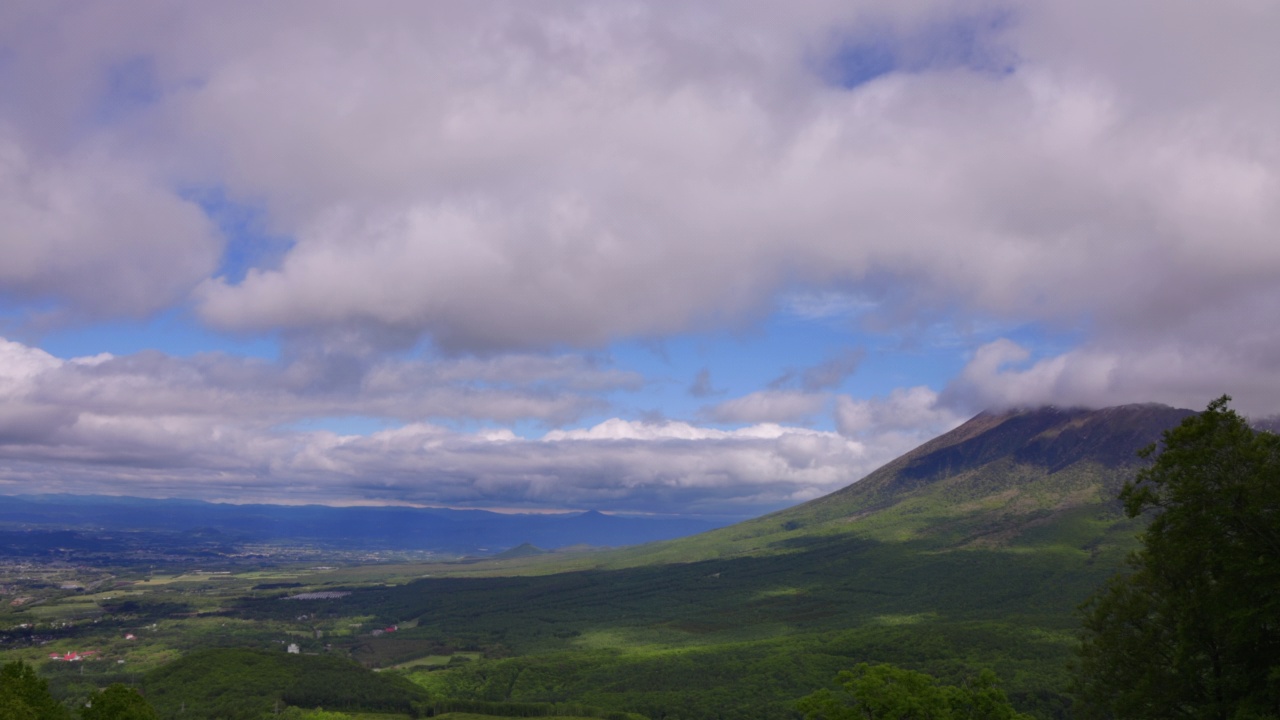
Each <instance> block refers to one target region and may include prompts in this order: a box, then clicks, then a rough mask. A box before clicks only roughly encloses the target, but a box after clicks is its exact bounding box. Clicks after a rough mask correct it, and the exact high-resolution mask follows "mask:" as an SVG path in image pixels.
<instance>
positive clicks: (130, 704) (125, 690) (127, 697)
mask: <svg viewBox="0 0 1280 720" xmlns="http://www.w3.org/2000/svg"><path fill="white" fill-rule="evenodd" d="M80 717H81V718H82V720H160V716H159V715H157V714H156V711H155V710H154V709H153V708H152V707H151V705H150V704H149V703H147V701H146V699H145V698H143V697H142V695H140V694H138V691H137V690H135V689H133V688H131V687H129V686H127V685H122V684H120V683H115V684H113V685H109V686H108V687H107V688H106V689H105V690H101V691H99V692H95V693H94V694H93V695H90V696H89V701H88V702H87V703H86V704H85V708H84V710H82V711H81V712H80Z"/></svg>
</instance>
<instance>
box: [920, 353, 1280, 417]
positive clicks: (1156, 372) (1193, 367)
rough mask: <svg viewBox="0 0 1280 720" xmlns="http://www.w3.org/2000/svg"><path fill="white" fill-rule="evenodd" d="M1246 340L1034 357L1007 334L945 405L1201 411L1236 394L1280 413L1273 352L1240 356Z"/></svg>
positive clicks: (1253, 406) (1256, 409)
mask: <svg viewBox="0 0 1280 720" xmlns="http://www.w3.org/2000/svg"><path fill="white" fill-rule="evenodd" d="M1242 340H1244V342H1241V343H1239V344H1238V345H1237V346H1236V347H1232V346H1231V345H1218V344H1206V345H1203V346H1200V347H1189V346H1186V345H1181V344H1173V343H1165V344H1158V345H1152V346H1147V345H1144V344H1141V343H1112V344H1096V345H1092V346H1087V347H1082V348H1077V349H1075V350H1071V351H1068V352H1065V353H1062V354H1059V355H1052V356H1049V357H1044V358H1039V359H1035V360H1034V361H1033V360H1032V355H1031V352H1030V350H1028V349H1027V348H1025V347H1023V346H1021V345H1018V344H1017V343H1014V342H1012V341H1010V340H1008V339H1000V340H996V341H994V342H992V343H988V344H987V345H984V346H982V347H981V348H979V349H978V350H977V352H975V353H974V356H973V358H972V359H971V360H970V362H969V363H968V365H966V366H965V368H964V370H963V371H962V372H961V374H960V376H959V377H957V378H956V379H955V380H954V381H953V382H952V383H951V385H950V386H949V387H948V388H947V390H946V391H945V393H944V396H945V402H946V403H947V404H948V405H951V406H955V407H959V408H970V409H973V408H1000V407H1028V406H1038V405H1046V404H1049V405H1064V406H1072V405H1082V406H1087V407H1108V406H1111V405H1121V404H1125V403H1140V402H1162V403H1165V404H1168V405H1173V406H1175V407H1183V408H1188V409H1193V410H1195V409H1199V408H1201V407H1204V406H1205V405H1206V404H1207V403H1208V402H1209V401H1210V400H1212V399H1214V398H1216V397H1218V396H1219V395H1222V394H1229V395H1232V396H1233V398H1234V399H1235V402H1234V403H1233V405H1234V406H1235V407H1237V408H1239V409H1240V410H1242V411H1243V412H1246V413H1250V414H1254V415H1258V416H1265V415H1271V414H1274V413H1275V408H1277V407H1280V388H1278V387H1277V386H1276V383H1275V374H1274V370H1273V368H1272V365H1271V363H1272V362H1273V361H1274V356H1273V355H1272V354H1271V353H1272V352H1273V351H1271V350H1269V349H1267V348H1265V347H1263V348H1255V350H1261V351H1262V352H1257V353H1246V354H1239V352H1238V351H1239V349H1240V347H1241V346H1244V347H1248V345H1249V343H1248V339H1242Z"/></svg>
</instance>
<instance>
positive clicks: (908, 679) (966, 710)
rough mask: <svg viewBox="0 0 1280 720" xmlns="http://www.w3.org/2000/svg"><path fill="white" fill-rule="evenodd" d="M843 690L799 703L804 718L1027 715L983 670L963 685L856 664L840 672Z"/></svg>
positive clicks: (1005, 719) (965, 719) (1010, 719)
mask: <svg viewBox="0 0 1280 720" xmlns="http://www.w3.org/2000/svg"><path fill="white" fill-rule="evenodd" d="M837 680H839V682H840V685H841V688H842V690H841V691H840V692H833V691H831V690H828V689H825V688H824V689H822V690H819V691H817V692H815V693H813V694H812V695H809V696H807V697H805V698H803V699H802V700H800V702H799V703H798V707H799V709H800V711H801V712H803V713H804V714H805V718H807V719H808V720H1026V719H1028V718H1029V717H1030V716H1028V715H1022V714H1019V713H1018V712H1017V711H1016V710H1014V709H1013V706H1012V705H1010V704H1009V699H1008V698H1007V697H1005V694H1004V691H1002V690H1000V688H998V687H996V676H995V673H993V672H991V671H990V670H983V671H982V673H981V674H979V675H978V677H977V678H974V679H973V680H970V681H969V682H967V683H965V684H964V685H959V686H957V685H943V684H941V683H939V682H938V680H937V679H936V678H934V677H933V676H931V675H926V674H924V673H919V672H915V671H913V670H905V669H903V668H899V667H895V666H893V665H884V664H882V665H869V664H867V663H859V664H858V665H856V666H855V667H854V668H853V669H852V670H844V671H842V672H841V673H840V674H839V675H838V676H837Z"/></svg>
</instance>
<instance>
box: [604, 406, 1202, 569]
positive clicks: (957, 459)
mask: <svg viewBox="0 0 1280 720" xmlns="http://www.w3.org/2000/svg"><path fill="white" fill-rule="evenodd" d="M1191 414H1192V411H1190V410H1181V409H1177V408H1171V407H1168V406H1164V405H1154V404H1144V405H1124V406H1119V407H1112V408H1106V409H1102V410H1086V409H1060V408H1054V407H1047V408H1039V409H1035V410H1017V411H1008V412H1003V413H981V414H979V415H978V416H976V417H974V418H973V419H972V420H970V421H968V422H966V423H964V424H963V425H961V426H960V427H958V428H956V429H954V430H952V431H951V432H948V433H946V434H944V435H941V436H939V437H937V438H935V439H933V440H931V441H929V442H927V443H925V444H924V445H921V446H920V447H918V448H916V449H915V450H913V451H911V452H909V453H907V454H906V455H903V456H901V457H899V458H898V459H896V460H894V461H892V462H890V463H888V464H887V465H885V466H883V467H881V468H880V469H878V470H876V471H875V472H873V473H871V474H870V475H868V476H867V477H866V478H864V479H862V480H860V481H858V482H856V483H854V484H852V485H849V486H848V487H846V488H844V489H842V490H839V491H837V492H834V493H832V494H830V495H826V496H824V497H821V498H818V499H816V500H812V501H810V502H808V503H805V504H803V505H799V506H796V507H793V508H788V509H786V510H782V511H780V512H776V513H773V514H770V515H766V516H764V517H761V518H757V519H754V520H749V521H747V522H743V523H739V524H737V525H733V526H730V527H727V528H721V529H719V530H713V531H711V532H707V533H703V534H701V535H697V536H694V537H692V538H683V539H680V540H674V541H668V542H664V543H654V544H651V545H647V546H644V547H642V548H635V549H631V550H625V551H620V552H617V553H613V554H612V555H611V556H610V557H611V563H610V564H611V565H612V566H615V567H621V566H627V565H634V564H647V563H651V562H681V561H689V560H693V559H708V558H714V557H731V556H735V555H740V554H748V555H760V554H770V553H776V552H792V551H794V549H795V548H796V547H800V546H803V538H812V537H816V536H827V535H848V534H852V535H857V536H860V537H864V538H872V539H877V540H882V541H891V542H905V541H923V542H926V543H928V544H930V545H934V546H936V547H938V548H956V547H964V546H970V545H972V546H978V545H986V546H1009V545H1019V544H1032V545H1044V544H1046V543H1047V544H1050V545H1052V544H1059V543H1065V544H1067V545H1069V546H1075V547H1082V546H1083V545H1084V544H1087V543H1088V542H1089V541H1090V540H1092V539H1095V538H1094V536H1101V535H1103V534H1105V533H1106V531H1107V529H1108V528H1110V527H1111V526H1113V525H1114V524H1115V523H1117V522H1119V520H1120V518H1119V517H1118V516H1111V515H1108V514H1106V513H1105V512H1104V513H1103V514H1102V515H1101V516H1098V515H1097V513H1093V512H1090V511H1082V509H1085V508H1094V509H1097V510H1100V511H1105V510H1106V509H1107V508H1108V507H1109V506H1111V507H1113V508H1114V506H1113V505H1112V503H1113V500H1114V498H1115V496H1116V493H1117V492H1119V489H1120V486H1121V485H1122V484H1123V482H1124V481H1125V480H1126V479H1128V478H1130V477H1131V476H1132V475H1133V472H1134V471H1135V469H1136V468H1137V467H1138V463H1139V462H1140V460H1139V458H1138V457H1137V451H1138V450H1139V449H1141V448H1143V447H1145V446H1147V445H1149V444H1151V443H1153V442H1156V441H1158V440H1159V439H1160V433H1161V432H1162V431H1164V430H1165V429H1168V428H1170V427H1173V426H1174V425H1177V424H1178V423H1179V422H1181V421H1182V419H1183V418H1185V417H1187V416H1188V415H1191ZM1092 516H1098V517H1099V520H1098V521H1097V522H1084V521H1083V520H1082V518H1085V517H1092ZM1082 522H1083V525H1084V526H1083V527H1082V526H1081V525H1082ZM1055 526H1061V527H1055ZM1058 530H1060V531H1061V532H1055V531H1058ZM1056 535H1061V537H1055V536H1056ZM1077 541H1083V542H1077Z"/></svg>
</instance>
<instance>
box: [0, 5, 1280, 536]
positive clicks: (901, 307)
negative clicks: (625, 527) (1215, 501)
mask: <svg viewBox="0 0 1280 720" xmlns="http://www.w3.org/2000/svg"><path fill="white" fill-rule="evenodd" d="M1278 31H1280V10H1277V9H1275V8H1270V7H1264V6H1260V5H1258V4H1256V3H1253V4H1251V3H1246V2H1240V3H1233V2H1228V3H1225V4H1221V5H1217V6H1215V7H1213V8H1208V7H1205V6H1203V5H1202V4H1198V3H1191V2H1187V3H1169V2H1155V0H1151V1H1150V2H1134V3H1127V4H1126V5H1125V6H1124V7H1123V8H1118V7H1116V6H1114V4H1110V3H1102V2H1097V3H1094V2H1037V3H1028V2H982V3H977V4H973V3H969V4H964V5H957V4H955V3H949V2H932V1H929V0H921V1H920V2H912V3H901V2H893V3H890V2H883V1H882V0H860V1H859V2H853V3H850V2H835V1H834V0H832V1H830V2H828V1H826V0H808V1H806V2H802V3H798V4H788V6H787V7H786V8H782V7H781V6H775V5H774V4H768V3H745V4H744V3H737V2H735V3H730V2H727V1H726V2H718V1H711V0H707V1H705V2H694V3H682V4H680V6H679V7H675V6H671V5H669V4H658V3H649V2H627V3H611V4H600V3H589V2H564V3H559V4H556V5H554V6H541V7H539V8H537V9H536V10H534V9H531V8H530V7H529V6H528V5H527V4H523V3H518V2H500V1H497V0H494V1H486V2H475V3H466V4H465V5H464V6H441V5H431V4H428V5H423V4H416V3H406V4H390V5H385V6H379V7H378V8H376V9H372V8H367V7H355V6H352V5H349V4H345V3H337V2H334V3H329V2H301V1H299V2H296V3H295V2H281V3H276V4H272V5H270V6H266V7H264V6H261V5H259V4H253V3H240V2H228V3H219V4H216V5H214V6H171V7H170V6H155V5H152V4H149V3H142V2H136V3H135V2H126V3H124V4H123V5H121V6H119V7H117V8H112V9H107V8H101V7H96V6H94V5H92V4H82V5H80V4H72V5H57V6H54V5H51V4H46V3H17V4H16V5H8V6H6V7H5V8H4V9H2V10H0V227H3V228H4V229H3V232H0V252H3V262H0V403H2V408H3V409H0V493H23V492H37V491H38V492H100V493H111V494H132V495H146V496H163V497H195V498H206V499H216V500H227V501H287V502H326V503H349V502H360V503H369V502H373V503H377V502H395V503H418V504H423V505H442V506H466V507H495V508H508V509H509V508H527V509H529V510H538V511H546V510H581V509H588V508H592V509H599V510H604V511H612V512H643V513H660V514H701V515H716V516H724V517H745V516H749V515H753V514H757V513H760V512H765V511H768V510H772V509H776V508H779V507H783V506H786V505H789V504H793V503H796V502H800V501H803V500H807V499H810V498H813V497H818V496H820V495H822V494H825V493H827V492H831V491H833V490H836V489H839V488H840V487H843V486H845V485H847V484H849V483H851V482H854V481H856V480H858V479H859V478H861V477H862V476H864V475H865V474H866V473H867V472H869V471H871V470H873V469H874V468H875V467H877V466H879V465H880V464H882V463H884V462H887V461H888V460H891V459H893V458H894V457H896V456H897V455H899V454H901V453H903V452H905V451H907V450H910V449H911V448H912V447H914V446H915V445H917V444H918V443H920V442H923V441H925V440H927V439H929V438H931V437H933V436H935V435H937V434H938V433H941V432H945V431H946V430H948V429H950V428H952V427H955V426H956V425H957V424H959V423H961V422H963V421H964V420H966V419H968V418H969V417H971V416H973V415H974V414H976V413H978V412H980V411H983V410H994V411H1000V410H1003V409H1007V408H1012V407H1023V406H1035V405H1040V404H1059V405H1086V406H1104V405H1112V404H1119V403H1126V402H1164V403H1168V404H1173V405H1180V406H1184V407H1199V406H1202V405H1203V404H1205V403H1206V402H1208V401H1209V400H1210V399H1212V398H1214V397H1216V396H1218V395H1220V394H1222V393H1224V392H1226V393H1231V394H1232V395H1233V396H1234V397H1235V398H1236V405H1237V407H1239V408H1241V409H1243V410H1244V411H1246V412H1248V413H1250V414H1254V415H1270V414H1274V413H1276V412H1277V411H1278V409H1280V386H1278V385H1277V384H1276V383H1275V382H1274V379H1273V378H1274V377H1276V376H1277V370H1280V360H1278V359H1277V358H1280V334H1278V333H1277V332H1276V331H1275V329H1274V321H1273V318H1274V317H1275V316H1276V313H1277V311H1280V282H1278V281H1280V243H1278V242H1276V237H1275V232H1274V228H1275V227H1280V149H1278V148H1280V134H1278V133H1280V108H1277V107H1276V105H1275V104H1274V103H1273V102H1270V101H1269V99H1270V98H1274V97H1276V95H1277V93H1278V92H1280V87H1277V82H1278V81H1277V78H1276V77H1275V75H1274V73H1273V72H1268V71H1267V70H1265V69H1266V68H1270V67H1275V66H1277V65H1280V50H1277V48H1276V43H1274V38H1275V37H1276V35H1277V32H1278Z"/></svg>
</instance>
